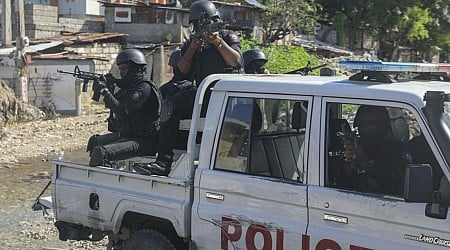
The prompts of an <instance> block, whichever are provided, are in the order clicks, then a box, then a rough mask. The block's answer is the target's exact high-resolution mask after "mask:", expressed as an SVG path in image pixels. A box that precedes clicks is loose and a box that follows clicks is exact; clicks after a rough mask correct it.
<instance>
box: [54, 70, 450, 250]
mask: <svg viewBox="0 0 450 250" xmlns="http://www.w3.org/2000/svg"><path fill="white" fill-rule="evenodd" d="M340 64H341V67H343V68H345V69H347V70H358V71H360V72H359V73H357V74H355V75H353V76H351V77H350V78H348V77H314V76H302V77H300V76H296V75H212V76H209V77H207V78H206V79H205V80H204V81H203V83H202V85H201V87H200V88H199V90H198V93H197V97H196V104H195V106H194V114H193V117H192V121H191V126H190V131H189V139H188V142H187V150H186V151H185V152H180V157H179V159H178V161H177V162H175V163H174V165H173V168H172V170H171V173H170V174H169V176H168V177H161V176H143V175H139V174H137V173H134V172H132V171H128V170H117V169H107V168H104V167H95V168H90V167H88V166H85V165H82V164H75V163H68V162H65V161H63V160H56V161H54V164H55V172H54V175H53V178H52V184H53V185H52V199H51V204H47V206H48V207H51V208H52V209H53V211H54V213H55V216H56V220H57V223H58V222H59V225H58V226H59V227H60V228H59V229H60V237H61V234H64V232H66V233H65V235H64V237H63V238H64V239H79V240H87V239H91V240H92V238H93V235H94V236H97V237H94V238H95V239H96V240H98V239H100V238H102V237H103V236H105V235H108V236H109V238H110V241H112V243H111V244H112V246H114V247H116V248H119V247H122V248H123V249H131V248H133V247H136V246H140V245H139V244H144V243H139V242H146V240H147V244H158V242H165V243H167V242H169V243H170V245H164V246H166V247H167V246H170V248H172V247H173V248H179V249H183V248H191V249H299V248H301V249H312V248H315V249H430V248H433V249H434V248H436V249H439V248H445V247H449V246H450V233H449V232H450V223H449V216H448V204H449V203H450V184H449V181H448V180H449V178H450V172H449V165H448V164H449V161H450V139H449V138H450V133H449V127H450V104H449V101H450V84H449V82H448V78H446V77H445V75H443V74H442V72H446V71H448V69H449V68H450V65H443V64H442V65H440V64H433V65H429V64H408V63H406V64H402V63H382V62H354V61H343V62H341V63H340ZM403 72H412V73H414V75H416V76H415V77H416V78H415V79H401V77H392V76H391V74H392V73H394V74H397V75H398V74H400V73H403ZM408 76H409V75H408ZM212 86H213V87H212ZM211 87H212V88H211ZM208 89H211V98H210V101H209V104H208V111H207V114H206V117H205V118H204V120H202V118H200V110H201V106H202V105H204V104H203V101H202V100H203V96H204V94H205V92H206V91H207V90H208ZM362 106H372V107H373V106H375V107H382V108H383V109H384V110H386V112H387V114H388V117H387V119H388V124H389V127H388V129H387V130H386V132H387V133H386V135H385V136H386V143H385V144H382V147H380V148H378V151H381V152H386V153H388V154H387V155H388V156H386V157H381V158H376V157H374V156H371V155H369V156H367V155H366V156H367V158H365V160H364V161H362V162H360V163H361V164H359V165H352V164H351V163H350V161H349V159H348V152H346V150H347V151H348V149H349V147H350V146H351V144H348V142H346V140H347V141H351V142H352V143H355V140H356V141H358V138H360V137H361V134H360V133H361V132H360V131H359V130H360V129H359V128H358V125H357V124H355V116H356V115H357V111H358V110H359V108H360V107H362ZM198 130H201V131H202V137H201V143H200V144H198V143H197V141H198V140H196V137H197V132H198ZM346 143H347V144H346ZM394 145H395V147H394ZM396 145H400V146H399V147H398V148H397V147H396ZM397 149H398V150H397ZM397 151H398V152H397ZM396 157H398V158H396ZM355 158H356V157H355ZM375 158H376V159H375ZM397 159H399V160H397ZM405 162H406V164H404V163H405ZM363 163H364V164H363ZM392 185H394V186H396V187H397V188H396V189H395V190H394V189H392V190H391V189H390V188H388V187H390V186H392ZM398 187H399V188H398ZM61 228H63V229H61ZM149 230H150V231H149ZM67 232H72V233H67ZM82 232H84V234H85V235H87V236H86V237H81V236H80V235H83V233H82ZM149 232H156V234H151V233H149ZM154 235H157V238H158V239H164V240H159V241H158V240H156V241H151V240H152V239H154V238H155V236H154ZM143 238H144V239H146V240H144V239H143ZM149 242H150V243H149Z"/></svg>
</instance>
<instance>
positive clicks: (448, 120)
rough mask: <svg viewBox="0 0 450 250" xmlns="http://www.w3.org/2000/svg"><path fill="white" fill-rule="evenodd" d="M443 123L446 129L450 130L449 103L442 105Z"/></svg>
mask: <svg viewBox="0 0 450 250" xmlns="http://www.w3.org/2000/svg"><path fill="white" fill-rule="evenodd" d="M444 122H445V125H447V128H449V129H450V102H445V103H444Z"/></svg>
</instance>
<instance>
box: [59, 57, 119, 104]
mask: <svg viewBox="0 0 450 250" xmlns="http://www.w3.org/2000/svg"><path fill="white" fill-rule="evenodd" d="M57 72H58V73H61V74H69V75H72V76H73V77H76V78H77V79H83V87H82V91H83V92H87V91H88V83H89V82H90V81H94V83H95V82H99V81H102V82H105V83H106V84H107V86H108V85H110V84H109V83H108V81H107V80H106V77H105V76H104V75H102V74H97V73H92V72H87V71H81V70H80V68H79V67H78V65H77V66H75V69H74V70H73V72H68V71H63V70H57ZM108 87H110V86H108ZM92 100H94V101H96V102H98V101H99V100H100V92H98V93H97V92H94V94H93V95H92Z"/></svg>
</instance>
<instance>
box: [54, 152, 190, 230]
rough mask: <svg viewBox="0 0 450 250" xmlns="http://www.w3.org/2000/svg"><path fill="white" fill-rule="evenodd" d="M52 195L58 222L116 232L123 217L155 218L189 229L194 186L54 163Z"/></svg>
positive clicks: (95, 168) (156, 177)
mask: <svg viewBox="0 0 450 250" xmlns="http://www.w3.org/2000/svg"><path fill="white" fill-rule="evenodd" d="M53 163H54V164H55V172H54V177H53V178H54V179H53V182H54V183H53V184H54V185H53V192H52V195H53V197H54V199H55V201H54V202H55V207H54V212H55V217H56V219H57V220H59V221H64V222H71V223H76V224H80V223H81V224H82V225H84V226H86V227H90V228H93V229H97V230H101V231H113V232H115V233H117V232H118V230H119V228H120V223H121V222H120V221H118V220H121V219H122V218H123V217H124V215H125V213H127V212H135V213H141V214H151V215H152V216H156V217H159V218H165V219H168V220H169V221H171V222H172V223H173V225H174V227H175V228H178V229H179V230H177V231H179V233H181V235H182V234H183V231H185V230H184V229H185V228H186V227H187V228H186V229H188V227H189V225H190V224H189V221H185V218H190V202H189V201H191V197H190V196H191V193H192V192H191V191H190V189H191V188H192V185H191V184H190V182H189V180H187V179H181V178H173V177H161V176H144V175H140V174H137V173H133V172H128V171H122V170H116V169H111V168H103V167H89V166H87V165H83V164H77V163H71V162H64V161H55V162H53Z"/></svg>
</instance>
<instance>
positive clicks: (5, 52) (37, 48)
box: [0, 41, 62, 56]
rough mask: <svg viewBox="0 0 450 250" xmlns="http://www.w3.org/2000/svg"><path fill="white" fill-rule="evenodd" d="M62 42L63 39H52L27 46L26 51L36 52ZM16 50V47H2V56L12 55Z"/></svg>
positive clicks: (0, 49)
mask: <svg viewBox="0 0 450 250" xmlns="http://www.w3.org/2000/svg"><path fill="white" fill-rule="evenodd" d="M60 44H62V42H61V41H50V42H46V43H40V44H35V45H30V46H28V47H26V48H25V51H26V53H35V52H39V51H42V50H46V49H49V48H53V47H56V46H58V45H60ZM15 50H16V47H11V48H0V56H8V55H11V54H12V53H14V51H15Z"/></svg>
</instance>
